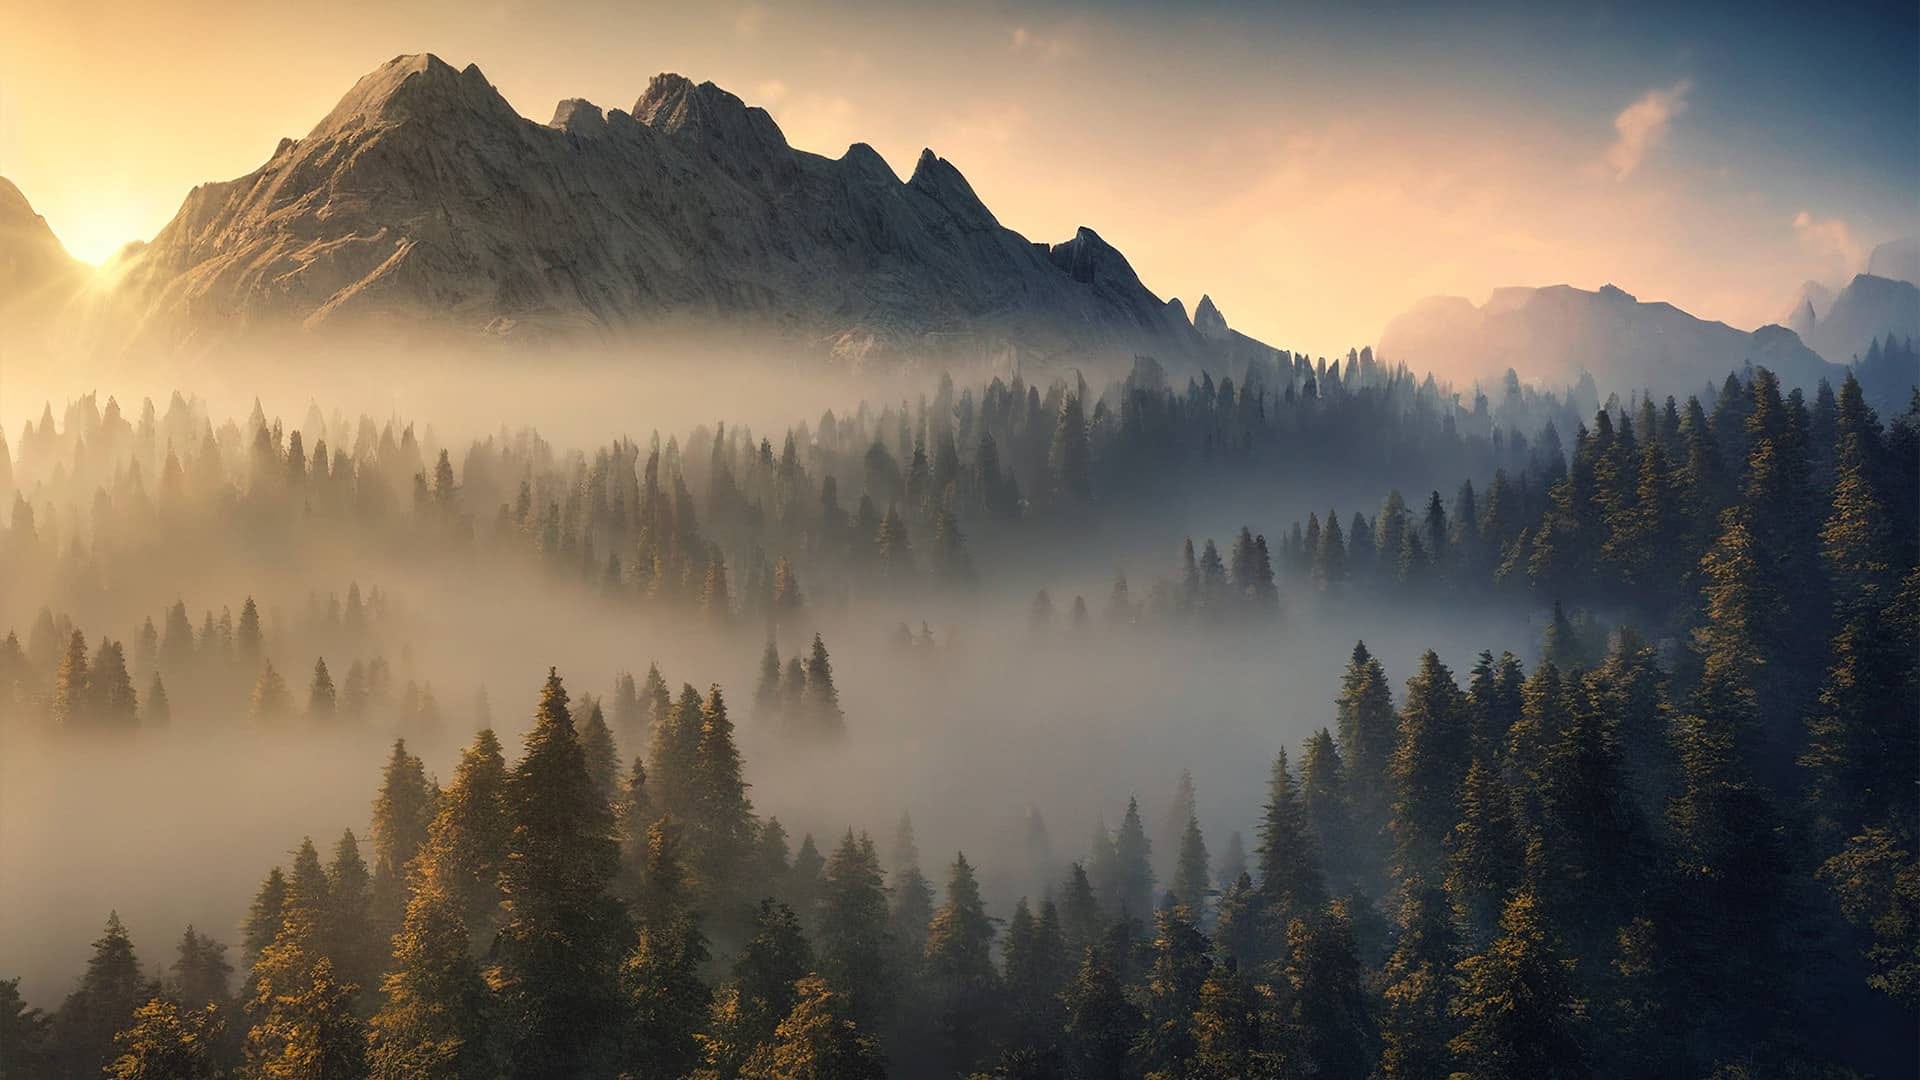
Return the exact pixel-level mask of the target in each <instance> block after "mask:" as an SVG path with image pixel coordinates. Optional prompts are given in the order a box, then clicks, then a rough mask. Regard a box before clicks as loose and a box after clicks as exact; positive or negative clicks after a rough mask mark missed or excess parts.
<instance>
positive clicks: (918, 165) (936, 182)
mask: <svg viewBox="0 0 1920 1080" xmlns="http://www.w3.org/2000/svg"><path fill="white" fill-rule="evenodd" d="M907 186H908V187H909V188H912V189H913V190H915V191H917V192H919V193H921V194H922V195H925V196H926V197H928V198H930V199H932V200H933V201H934V202H937V203H939V204H940V205H941V206H944V207H946V208H947V209H948V210H950V211H952V212H953V213H955V214H958V215H960V216H962V217H965V218H969V219H971V220H974V221H979V222H983V223H985V224H990V225H998V224H999V221H998V220H996V219H995V218H994V216H993V212H992V211H991V210H988V209H987V205H986V204H985V203H983V202H981V201H980V197H979V196H978V195H976V194H974V192H973V185H972V184H969V183H967V178H966V177H964V176H962V175H960V170H959V169H956V168H954V167H953V163H952V162H950V161H948V160H947V159H946V158H943V157H937V156H935V154H934V152H933V151H932V150H922V151H920V160H919V161H917V162H915V163H914V166H913V176H912V177H910V178H908V180H907Z"/></svg>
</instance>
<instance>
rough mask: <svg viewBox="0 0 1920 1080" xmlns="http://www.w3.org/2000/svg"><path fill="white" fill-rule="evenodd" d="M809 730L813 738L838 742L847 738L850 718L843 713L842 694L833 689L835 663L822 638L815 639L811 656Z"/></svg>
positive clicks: (808, 706)
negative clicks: (829, 656) (836, 740)
mask: <svg viewBox="0 0 1920 1080" xmlns="http://www.w3.org/2000/svg"><path fill="white" fill-rule="evenodd" d="M806 702H807V703H806V713H807V726H808V729H809V731H810V734H811V736H812V737H813V738H817V739H822V740H828V741H831V740H834V739H839V738H842V737H843V736H845V734H846V730H847V720H846V714H845V713H843V712H841V710H840V691H839V690H837V689H835V688H834V685H833V661H832V660H831V659H829V658H828V656H827V646H826V643H825V642H824V641H822V640H821V639H820V635H819V634H815V635H813V649H812V651H811V652H810V653H808V654H807V698H806Z"/></svg>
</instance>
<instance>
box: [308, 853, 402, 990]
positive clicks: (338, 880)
mask: <svg viewBox="0 0 1920 1080" xmlns="http://www.w3.org/2000/svg"><path fill="white" fill-rule="evenodd" d="M372 903H373V893H372V877H371V875H369V874H368V873H367V864H366V862H365V861H364V860H362V859H361V858H360V842H359V840H357V839H356V838H355V837H354V835H353V830H352V829H348V830H347V831H346V832H345V833H343V834H341V836H340V840H339V842H338V843H337V844H335V845H334V849H333V861H332V862H331V863H329V864H328V866H327V904H326V913H325V915H324V917H323V918H322V920H321V934H322V940H323V941H324V942H325V943H326V948H327V951H328V954H329V955H330V956H332V957H333V960H334V967H335V970H337V971H338V972H339V975H340V979H341V981H343V982H348V983H352V984H353V985H355V986H358V987H359V988H360V989H361V990H363V991H365V992H367V993H369V994H371V993H373V992H374V990H375V989H377V982H378V979H379V976H380V972H381V970H382V969H383V968H384V967H385V965H386V958H387V953H388V947H389V942H388V940H387V938H385V937H382V936H379V935H378V933H377V932H376V931H375V929H374V927H373V925H372V920H371V918H370V912H371V909H372Z"/></svg>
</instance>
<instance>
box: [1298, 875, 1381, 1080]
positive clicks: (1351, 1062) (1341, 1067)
mask: <svg viewBox="0 0 1920 1080" xmlns="http://www.w3.org/2000/svg"><path fill="white" fill-rule="evenodd" d="M1285 974H1286V983H1287V989H1288V995H1287V1000H1288V1009H1287V1029H1288V1042H1289V1043H1290V1044H1291V1047H1292V1055H1291V1057H1292V1060H1293V1062H1294V1067H1295V1068H1296V1069H1297V1070H1298V1072H1299V1075H1302V1076H1327V1077H1333V1076H1365V1075H1366V1074H1367V1072H1368V1070H1369V1068H1370V1067H1371V1064H1372V1062H1373V1058H1374V1055H1375V1045H1374V1044H1375V1043H1376V1041H1377V1038H1378V1035H1377V1032H1376V1031H1375V1028H1374V1021H1373V1017H1372V1014H1371V1013H1370V1012H1369V1010H1368V1007H1367V993H1366V990H1365V988H1364V987H1363V986H1362V985H1361V978H1360V960H1359V957H1358V956H1357V955H1356V953H1355V946H1354V939H1353V920H1352V917H1351V916H1350V915H1349V914H1348V908H1347V904H1346V901H1344V900H1335V901H1333V902H1331V903H1329V904H1328V905H1327V907H1326V910H1325V911H1324V912H1322V913H1321V914H1319V915H1318V916H1316V917H1312V918H1309V919H1295V920H1293V923H1292V924H1291V925H1290V926H1289V927H1288V928H1287V962H1286V969H1285Z"/></svg>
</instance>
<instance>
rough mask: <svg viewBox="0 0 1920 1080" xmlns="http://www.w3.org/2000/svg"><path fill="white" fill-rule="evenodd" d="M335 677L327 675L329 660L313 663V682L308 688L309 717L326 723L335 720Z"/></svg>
mask: <svg viewBox="0 0 1920 1080" xmlns="http://www.w3.org/2000/svg"><path fill="white" fill-rule="evenodd" d="M334 704H335V702H334V692H333V676H332V675H330V674H328V673H327V658H326V657H324V656H323V657H320V658H319V659H317V660H315V661H314V662H313V682H312V683H311V684H309V685H308V687H307V716H308V717H310V718H312V719H313V720H315V721H317V722H320V723H325V722H328V721H331V720H332V719H333V711H334Z"/></svg>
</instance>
